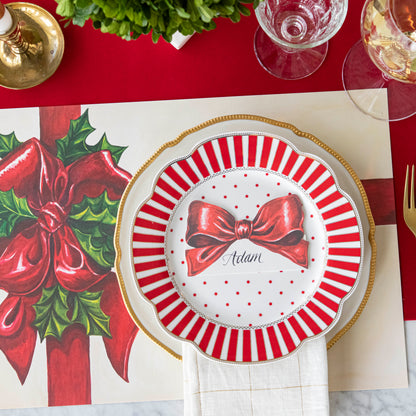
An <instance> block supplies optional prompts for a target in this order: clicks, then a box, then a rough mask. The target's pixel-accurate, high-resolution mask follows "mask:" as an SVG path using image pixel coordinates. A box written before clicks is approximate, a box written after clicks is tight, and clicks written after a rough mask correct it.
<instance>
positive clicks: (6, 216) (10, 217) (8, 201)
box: [0, 188, 36, 237]
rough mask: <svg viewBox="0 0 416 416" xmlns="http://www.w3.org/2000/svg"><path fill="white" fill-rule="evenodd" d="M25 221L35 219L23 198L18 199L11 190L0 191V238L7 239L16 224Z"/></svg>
mask: <svg viewBox="0 0 416 416" xmlns="http://www.w3.org/2000/svg"><path fill="white" fill-rule="evenodd" d="M25 219H36V216H35V215H33V214H32V212H31V211H30V208H29V205H28V204H27V201H26V199H25V198H18V197H17V196H16V195H15V193H14V190H13V188H12V189H10V190H9V191H6V192H2V191H0V237H8V236H9V235H10V234H11V232H12V231H13V229H14V227H15V226H16V224H17V223H18V222H20V221H22V220H25Z"/></svg>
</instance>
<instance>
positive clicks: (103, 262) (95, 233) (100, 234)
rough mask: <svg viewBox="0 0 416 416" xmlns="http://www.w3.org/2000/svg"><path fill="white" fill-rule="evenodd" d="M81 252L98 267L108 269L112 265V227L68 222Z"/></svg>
mask: <svg viewBox="0 0 416 416" xmlns="http://www.w3.org/2000/svg"><path fill="white" fill-rule="evenodd" d="M69 225H70V226H71V228H72V231H73V232H74V234H75V237H76V238H77V240H78V242H79V244H80V246H81V247H82V250H83V251H84V252H85V253H87V254H88V255H89V256H90V257H91V258H92V259H93V260H95V261H96V262H97V263H98V264H99V265H100V266H102V267H105V268H108V269H110V268H111V267H113V265H114V259H115V250H114V245H113V237H114V227H113V226H111V225H107V224H104V223H100V222H96V221H74V220H71V219H70V220H69Z"/></svg>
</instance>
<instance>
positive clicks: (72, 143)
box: [56, 20, 127, 166]
mask: <svg viewBox="0 0 416 416" xmlns="http://www.w3.org/2000/svg"><path fill="white" fill-rule="evenodd" d="M116 26H117V27H118V26H119V23H118V22H117V21H115V20H110V23H109V25H108V26H106V29H105V30H107V31H113V33H115V32H114V30H115V29H114V28H115V27H116ZM94 130H95V128H94V127H92V126H91V124H90V122H89V119H88V110H86V111H85V112H84V113H83V114H82V115H81V116H80V117H79V118H77V119H75V120H71V123H70V125H69V130H68V134H67V135H66V136H65V137H63V138H62V139H59V140H57V141H56V147H57V157H58V158H59V159H61V160H62V161H63V162H64V165H65V166H67V165H69V164H71V163H72V162H74V161H75V160H77V159H79V158H80V157H82V156H85V155H88V154H91V153H95V152H99V151H101V150H108V151H109V152H110V153H111V156H112V157H113V159H114V161H115V162H116V163H118V162H119V161H120V157H121V155H122V154H123V152H124V151H125V150H126V149H127V147H123V146H113V145H112V144H110V143H109V141H108V140H107V136H106V135H105V134H104V135H103V136H102V137H101V139H100V141H99V142H98V143H96V144H94V145H89V144H87V143H86V140H87V137H88V136H89V135H90V134H91V133H92V132H93V131H94Z"/></svg>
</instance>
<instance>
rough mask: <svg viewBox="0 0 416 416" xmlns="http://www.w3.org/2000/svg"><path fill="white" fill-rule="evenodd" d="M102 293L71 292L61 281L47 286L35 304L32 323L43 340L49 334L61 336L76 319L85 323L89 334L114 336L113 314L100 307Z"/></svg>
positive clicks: (77, 321)
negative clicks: (111, 330) (111, 323)
mask: <svg viewBox="0 0 416 416" xmlns="http://www.w3.org/2000/svg"><path fill="white" fill-rule="evenodd" d="M101 296H102V292H88V291H85V292H79V293H78V292H69V291H68V290H66V289H65V288H63V287H62V286H61V285H56V286H53V287H50V288H44V289H43V291H42V296H41V298H40V299H39V300H38V301H37V302H36V303H35V304H34V305H33V308H34V309H35V313H36V317H35V319H34V320H33V323H32V325H33V326H34V327H35V328H37V330H38V332H39V336H40V339H41V340H42V341H43V340H44V339H45V338H46V337H47V336H52V337H55V338H58V339H61V337H62V334H63V332H64V331H65V329H66V328H68V327H69V326H70V325H72V324H74V323H79V324H81V325H83V326H84V327H85V332H86V334H87V335H100V336H106V337H109V338H111V333H110V317H109V316H107V315H106V314H105V313H104V312H103V311H102V309H101V306H100V302H101ZM70 311H71V312H72V317H71V318H70V317H69V316H68V315H71V312H70Z"/></svg>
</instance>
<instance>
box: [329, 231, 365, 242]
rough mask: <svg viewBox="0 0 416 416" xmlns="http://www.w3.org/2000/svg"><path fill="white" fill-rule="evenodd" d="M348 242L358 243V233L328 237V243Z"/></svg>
mask: <svg viewBox="0 0 416 416" xmlns="http://www.w3.org/2000/svg"><path fill="white" fill-rule="evenodd" d="M350 241H360V234H359V233H351V234H339V235H330V236H329V237H328V242H329V243H346V242H350Z"/></svg>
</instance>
